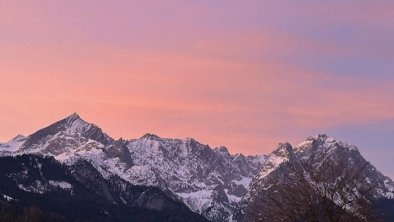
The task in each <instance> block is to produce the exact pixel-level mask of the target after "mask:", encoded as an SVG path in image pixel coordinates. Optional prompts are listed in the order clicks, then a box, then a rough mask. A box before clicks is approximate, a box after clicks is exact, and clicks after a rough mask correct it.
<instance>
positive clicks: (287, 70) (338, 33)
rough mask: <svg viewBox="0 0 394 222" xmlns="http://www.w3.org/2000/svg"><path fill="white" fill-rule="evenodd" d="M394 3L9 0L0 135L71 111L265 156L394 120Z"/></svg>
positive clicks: (111, 127)
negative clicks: (283, 145)
mask: <svg viewBox="0 0 394 222" xmlns="http://www.w3.org/2000/svg"><path fill="white" fill-rule="evenodd" d="M392 4H393V3H391V2H390V1H388V2H385V1H381V2H379V3H377V2H374V3H369V2H366V1H348V2H346V3H343V2H339V1H330V2H320V1H319V2H317V1H298V2H297V3H295V2H294V1H288V2H278V1H264V2H263V1H248V2H243V1H242V2H240V1H225V2H224V1H210V2H208V1H188V2H184V1H166V2H164V1H163V2H157V1H144V2H143V3H142V2H134V1H116V2H108V1H72V2H70V1H43V0H41V1H34V3H33V2H15V1H7V2H1V3H0V29H1V30H2V31H1V34H0V49H1V50H0V78H1V82H2V86H1V88H0V102H1V103H2V109H1V110H0V122H1V123H2V124H1V126H0V140H3V141H4V140H8V139H9V138H11V137H12V136H14V135H15V134H17V133H24V134H28V133H31V132H32V131H34V130H35V129H37V128H39V127H41V126H44V125H45V124H49V123H51V122H53V121H55V120H57V119H59V118H61V117H64V116H65V115H68V114H69V113H72V112H75V111H76V112H78V113H80V114H81V116H82V117H84V118H86V119H87V120H89V121H91V122H94V123H96V124H98V125H100V126H102V127H103V128H104V130H105V131H107V132H108V133H109V134H111V135H113V136H114V137H121V136H122V137H124V138H131V137H138V136H140V135H142V134H144V133H145V132H153V133H157V134H159V135H162V136H167V137H187V136H191V137H196V139H199V140H201V141H202V142H205V143H209V144H211V145H214V146H217V145H226V146H228V147H229V148H230V150H231V151H232V152H245V153H265V152H269V151H271V150H272V149H273V147H275V146H276V143H278V142H280V141H284V140H290V141H291V142H299V141H301V140H302V139H303V138H304V137H306V136H309V135H310V134H312V135H313V134H317V133H319V132H322V131H327V132H331V131H334V132H336V131H335V130H334V129H336V128H338V129H340V128H341V127H342V128H343V127H347V126H349V127H350V128H352V127H354V126H356V125H357V126H359V125H362V126H366V124H365V123H368V122H376V121H378V122H379V121H380V120H382V119H394V112H393V111H394V103H393V102H392V98H393V97H394V78H393V76H394V75H392V72H393V71H394V67H393V65H392V64H394V62H393V60H394V48H393V45H394V44H392V43H393V39H394V38H393V37H394V30H393V29H392V26H391V22H390V21H392V20H393V15H394V13H393V11H392V8H393V7H392ZM360 135H361V133H360ZM349 138H350V136H349ZM344 139H346V135H345V136H344ZM355 142H357V141H355Z"/></svg>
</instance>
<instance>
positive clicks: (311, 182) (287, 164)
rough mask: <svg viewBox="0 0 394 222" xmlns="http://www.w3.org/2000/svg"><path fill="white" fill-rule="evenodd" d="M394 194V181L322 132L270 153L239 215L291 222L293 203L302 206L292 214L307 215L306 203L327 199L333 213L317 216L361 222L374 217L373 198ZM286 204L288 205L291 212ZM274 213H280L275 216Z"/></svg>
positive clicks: (377, 198)
mask: <svg viewBox="0 0 394 222" xmlns="http://www.w3.org/2000/svg"><path fill="white" fill-rule="evenodd" d="M308 196H309V197H308ZM312 197H313V198H312ZM393 197H394V183H393V181H392V180H391V179H390V178H389V177H386V176H384V175H383V174H381V173H380V172H379V171H377V170H376V168H375V167H374V166H373V165H371V164H370V163H369V162H367V161H366V160H365V159H364V158H363V157H362V156H361V154H360V152H359V151H358V149H357V148H356V147H355V146H351V145H348V144H346V143H342V142H339V141H336V140H334V139H332V138H329V137H327V136H326V135H319V136H317V137H314V138H313V137H310V138H308V139H307V140H306V141H305V142H303V143H301V144H300V145H298V146H296V147H294V148H293V147H292V146H291V145H290V144H287V143H286V144H280V145H279V147H278V148H277V149H276V150H274V151H273V152H272V153H271V154H270V155H268V157H267V159H266V162H265V163H264V164H263V166H262V168H261V170H260V172H259V173H258V175H257V176H256V178H255V179H254V180H253V182H252V184H251V187H250V191H249V192H248V194H247V195H245V197H244V198H243V200H242V203H241V206H242V207H241V211H240V213H238V214H236V216H235V218H236V219H238V220H242V221H291V219H290V216H289V215H290V214H291V213H289V212H290V206H291V209H292V210H296V211H297V210H298V212H297V213H294V212H292V213H293V214H291V215H296V214H298V215H301V214H307V213H308V212H307V211H305V212H303V210H304V209H302V208H301V205H302V204H303V203H306V202H308V203H310V204H311V205H310V206H312V207H310V208H315V209H321V208H324V206H325V205H324V203H326V202H327V206H330V211H332V215H325V214H323V213H322V214H321V215H320V214H319V215H318V216H317V219H318V220H320V221H326V220H329V218H330V216H333V215H334V216H335V215H343V216H342V217H341V218H342V220H340V221H362V220H365V219H367V218H369V216H372V214H373V213H371V211H366V210H367V209H368V210H370V209H372V207H371V206H372V205H373V203H374V202H375V201H377V200H380V199H390V198H393ZM308 198H311V199H308ZM314 200H318V201H317V203H314V202H313V201H314ZM297 201H298V202H297ZM309 201H310V202H309ZM322 202H324V203H323V204H322ZM298 203H299V204H298ZM297 205H300V208H297V207H298V206H297ZM316 205H317V206H316ZM286 207H289V209H287V211H286ZM326 211H327V212H328V210H326ZM286 213H289V215H287V214H286ZM273 215H279V216H278V217H275V218H273ZM304 216H305V215H304ZM309 217H311V216H309ZM269 218H270V219H269ZM293 219H294V218H293Z"/></svg>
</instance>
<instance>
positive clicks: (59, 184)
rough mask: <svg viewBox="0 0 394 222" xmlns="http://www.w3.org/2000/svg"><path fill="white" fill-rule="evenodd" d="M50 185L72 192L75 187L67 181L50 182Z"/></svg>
mask: <svg viewBox="0 0 394 222" xmlns="http://www.w3.org/2000/svg"><path fill="white" fill-rule="evenodd" d="M48 183H49V185H51V186H53V187H59V188H61V189H63V190H71V189H72V188H73V186H72V185H71V184H70V183H68V182H65V181H56V180H49V181H48Z"/></svg>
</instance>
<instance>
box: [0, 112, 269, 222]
mask: <svg viewBox="0 0 394 222" xmlns="http://www.w3.org/2000/svg"><path fill="white" fill-rule="evenodd" d="M0 153H3V155H9V154H12V155H19V154H25V153H29V154H30V153H37V154H43V155H51V156H54V157H55V158H56V159H57V160H59V161H61V162H63V163H66V164H68V165H73V164H74V163H76V162H77V161H78V160H80V159H83V160H88V161H89V162H90V163H92V165H93V166H95V168H96V169H97V170H98V171H99V172H100V173H101V174H102V175H103V176H104V178H109V177H110V176H111V175H117V176H119V177H121V178H122V179H124V180H126V181H129V182H130V183H132V184H134V185H146V186H155V187H159V188H161V189H162V190H166V191H170V192H172V193H174V194H175V195H176V196H177V197H178V198H179V199H180V200H182V201H183V202H184V203H186V205H187V206H189V207H190V209H192V210H193V211H194V212H197V213H200V214H202V215H204V216H205V217H207V218H208V219H210V220H212V221H226V220H228V218H229V217H230V216H231V214H232V213H233V212H234V210H235V209H236V208H237V206H238V202H239V201H240V200H241V198H242V197H243V196H244V195H245V194H246V193H247V190H248V189H249V184H250V182H251V181H252V178H253V177H254V176H255V175H256V174H257V172H258V171H259V169H260V167H261V164H262V162H264V160H265V156H244V155H242V154H237V155H231V154H230V153H229V152H228V150H227V149H226V148H225V147H219V148H215V149H211V148H210V147H209V146H208V145H203V144H201V143H199V142H197V141H195V140H194V139H191V138H187V139H168V138H161V137H159V136H157V135H153V134H146V135H144V136H143V137H141V138H139V139H134V140H122V139H121V140H116V141H115V140H114V139H112V138H110V137H109V136H108V135H107V134H105V133H103V131H102V130H101V129H100V128H99V127H97V126H95V125H93V124H89V123H87V122H85V121H84V120H82V119H81V118H80V117H79V116H78V114H75V113H74V114H72V115H71V116H69V117H67V118H65V119H63V120H60V121H58V122H56V123H54V124H52V125H50V126H48V127H46V128H44V129H41V130H39V131H37V132H36V133H33V134H32V135H30V136H28V137H18V138H15V139H13V140H11V141H10V142H8V143H6V144H3V145H1V146H0Z"/></svg>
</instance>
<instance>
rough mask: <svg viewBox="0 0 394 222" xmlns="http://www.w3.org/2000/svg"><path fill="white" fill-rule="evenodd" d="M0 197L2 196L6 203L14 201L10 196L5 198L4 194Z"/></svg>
mask: <svg viewBox="0 0 394 222" xmlns="http://www.w3.org/2000/svg"><path fill="white" fill-rule="evenodd" d="M1 196H3V198H4V199H5V200H6V201H13V200H15V199H14V198H12V197H10V196H7V195H5V194H1Z"/></svg>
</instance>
